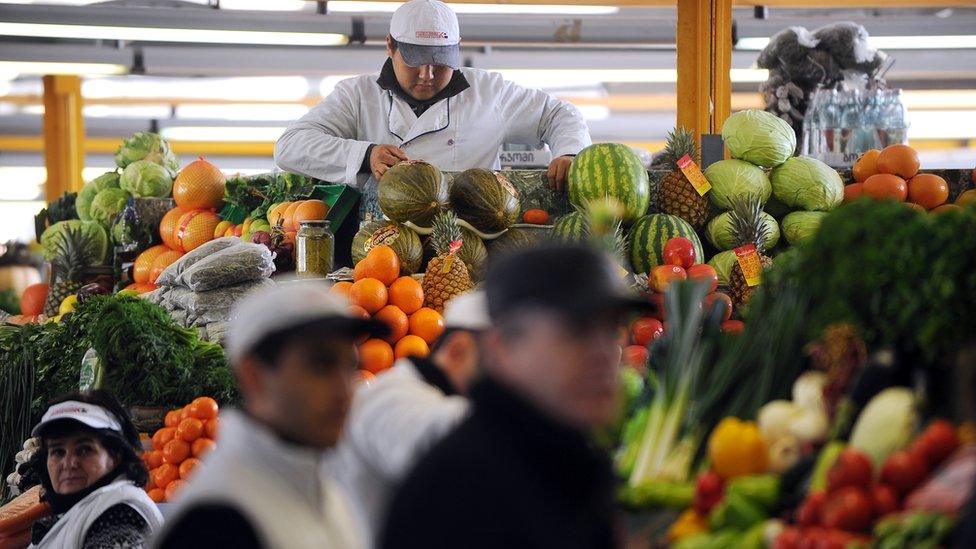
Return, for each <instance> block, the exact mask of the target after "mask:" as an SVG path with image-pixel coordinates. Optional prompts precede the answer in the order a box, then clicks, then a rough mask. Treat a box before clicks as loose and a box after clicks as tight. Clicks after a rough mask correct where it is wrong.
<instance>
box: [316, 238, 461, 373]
mask: <svg viewBox="0 0 976 549" xmlns="http://www.w3.org/2000/svg"><path fill="white" fill-rule="evenodd" d="M354 273H355V274H354V281H353V282H345V281H344V282H337V283H336V284H335V285H334V286H332V289H331V290H330V292H332V293H334V294H338V295H342V296H344V297H345V298H346V299H348V300H349V302H350V303H351V304H350V305H349V311H350V313H352V314H353V315H354V316H358V317H361V318H363V319H370V318H372V319H375V320H380V321H382V322H384V323H385V324H386V325H387V326H389V328H390V335H388V336H387V337H385V338H382V339H378V338H373V339H367V340H366V341H363V342H362V343H361V344H360V345H359V360H360V368H361V369H363V370H366V371H368V372H370V373H372V374H376V373H379V372H381V371H383V370H386V369H387V368H389V367H391V366H393V362H394V360H396V359H399V358H405V357H410V356H417V357H421V358H423V357H426V356H427V355H428V354H429V353H430V345H431V344H433V343H434V341H436V340H437V338H438V337H440V335H441V333H443V332H444V318H443V317H442V316H441V314H440V313H438V312H437V311H435V310H433V309H431V308H429V307H424V290H423V287H422V286H421V284H420V282H418V281H416V280H414V279H413V278H412V277H409V276H400V259H399V257H397V254H396V252H394V251H393V248H391V247H390V246H387V245H383V244H381V245H378V246H374V247H373V248H372V249H370V250H369V252H368V253H367V254H366V257H365V258H364V259H363V260H362V261H360V262H359V263H357V264H356V268H355V270H354Z"/></svg>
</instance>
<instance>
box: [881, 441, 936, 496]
mask: <svg viewBox="0 0 976 549" xmlns="http://www.w3.org/2000/svg"><path fill="white" fill-rule="evenodd" d="M923 459H925V458H924V457H923V456H922V455H921V454H912V453H910V452H907V451H904V450H902V451H900V452H895V453H894V454H891V456H889V457H888V459H886V460H885V462H884V465H883V466H882V467H881V482H882V483H883V484H887V485H888V486H890V487H892V488H893V489H894V490H895V491H896V492H898V493H899V494H901V495H902V496H905V495H908V493H909V492H911V491H912V490H914V489H915V488H917V487H918V486H919V485H920V484H922V482H923V481H925V478H926V477H927V476H928V470H927V469H926V468H925V462H923V461H922V460H923Z"/></svg>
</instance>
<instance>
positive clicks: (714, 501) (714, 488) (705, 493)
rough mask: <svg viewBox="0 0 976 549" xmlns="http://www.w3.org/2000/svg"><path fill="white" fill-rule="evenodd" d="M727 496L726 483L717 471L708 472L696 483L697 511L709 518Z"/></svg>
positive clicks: (695, 503)
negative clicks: (709, 514) (713, 509)
mask: <svg viewBox="0 0 976 549" xmlns="http://www.w3.org/2000/svg"><path fill="white" fill-rule="evenodd" d="M724 496H725V481H724V480H723V479H722V477H721V476H720V475H719V474H718V473H716V472H715V471H706V472H704V473H702V474H701V475H699V476H698V480H697V481H696V482H695V502H694V505H695V510H696V511H698V513H699V514H700V515H703V516H707V515H708V513H710V512H711V511H712V508H714V507H715V506H716V505H718V504H719V503H720V502H721V501H722V498H723V497H724Z"/></svg>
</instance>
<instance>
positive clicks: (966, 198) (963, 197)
mask: <svg viewBox="0 0 976 549" xmlns="http://www.w3.org/2000/svg"><path fill="white" fill-rule="evenodd" d="M974 203H976V189H969V190H968V191H963V192H961V193H959V196H957V197H956V202H955V204H956V206H962V207H963V208H965V207H966V206H968V205H970V204H974ZM21 308H23V304H21Z"/></svg>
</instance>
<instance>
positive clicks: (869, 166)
mask: <svg viewBox="0 0 976 549" xmlns="http://www.w3.org/2000/svg"><path fill="white" fill-rule="evenodd" d="M880 155H881V151H880V150H878V149H871V150H870V151H867V152H865V153H864V154H862V155H861V156H860V157H859V158H858V159H857V162H854V168H853V169H852V170H851V172H853V175H854V181H857V182H858V183H864V182H865V181H867V179H868V178H869V177H871V176H872V175H874V174H876V173H878V157H879V156H880Z"/></svg>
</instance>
